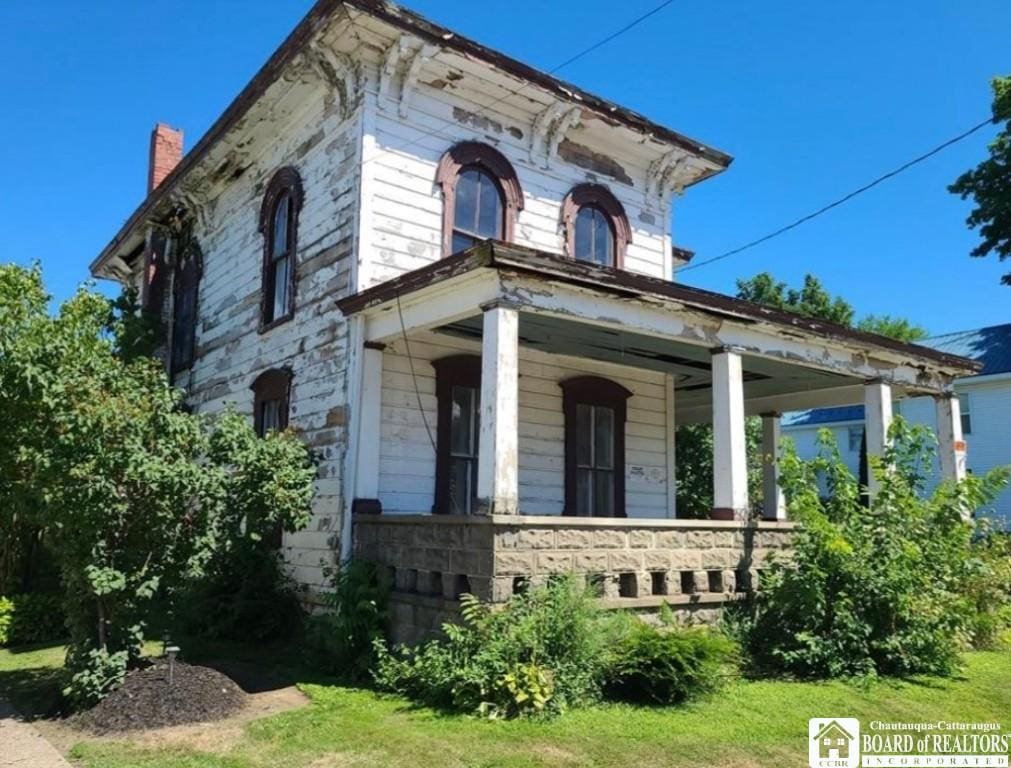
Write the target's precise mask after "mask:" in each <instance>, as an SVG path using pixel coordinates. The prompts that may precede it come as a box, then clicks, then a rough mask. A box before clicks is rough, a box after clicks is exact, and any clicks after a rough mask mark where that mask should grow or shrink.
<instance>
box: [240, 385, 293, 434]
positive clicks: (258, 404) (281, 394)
mask: <svg viewBox="0 0 1011 768" xmlns="http://www.w3.org/2000/svg"><path fill="white" fill-rule="evenodd" d="M249 388H250V389H252V390H253V427H254V428H255V429H256V434H258V435H259V436H260V437H263V436H264V435H266V434H267V433H268V432H270V431H277V432H280V431H281V430H283V429H285V428H286V427H287V426H288V400H289V396H290V393H291V371H290V370H289V369H287V368H271V369H270V370H267V371H264V372H263V373H261V374H260V375H259V376H257V377H256V380H255V381H253V383H252V385H250V387H249Z"/></svg>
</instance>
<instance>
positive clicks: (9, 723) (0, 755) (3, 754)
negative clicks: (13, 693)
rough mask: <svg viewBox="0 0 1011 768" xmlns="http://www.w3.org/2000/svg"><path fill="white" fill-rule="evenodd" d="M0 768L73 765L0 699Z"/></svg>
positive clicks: (60, 767) (59, 767) (64, 766)
mask: <svg viewBox="0 0 1011 768" xmlns="http://www.w3.org/2000/svg"><path fill="white" fill-rule="evenodd" d="M0 768H70V763H68V762H67V761H66V760H64V759H63V756H62V755H61V754H60V753H59V752H57V751H56V748H55V747H53V745H52V744H50V743H49V742H48V741H46V740H45V739H44V738H42V734H40V733H39V732H38V731H37V730H35V727H34V726H33V725H32V724H31V723H29V722H27V721H25V720H24V718H22V717H21V715H20V714H18V712H17V710H15V709H14V707H12V706H11V705H10V703H9V702H7V701H5V700H3V699H0Z"/></svg>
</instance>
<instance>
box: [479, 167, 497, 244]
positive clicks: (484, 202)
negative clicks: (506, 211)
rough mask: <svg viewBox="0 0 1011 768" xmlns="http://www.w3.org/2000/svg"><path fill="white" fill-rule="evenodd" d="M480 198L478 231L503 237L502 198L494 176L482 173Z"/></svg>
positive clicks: (484, 234)
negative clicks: (493, 179) (493, 178)
mask: <svg viewBox="0 0 1011 768" xmlns="http://www.w3.org/2000/svg"><path fill="white" fill-rule="evenodd" d="M480 176H481V186H480V195H479V198H478V201H479V203H480V204H479V206H478V222H477V233H478V234H479V235H481V237H494V238H498V239H501V238H502V199H501V198H500V197H499V193H498V187H497V186H496V185H495V182H494V181H492V178H491V177H490V176H489V175H488V174H486V173H482V174H480Z"/></svg>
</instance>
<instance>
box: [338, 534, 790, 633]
mask: <svg viewBox="0 0 1011 768" xmlns="http://www.w3.org/2000/svg"><path fill="white" fill-rule="evenodd" d="M354 523H355V528H354V536H355V555H356V557H358V558H361V559H365V560H371V561H373V562H376V563H378V564H380V565H382V566H385V567H386V568H388V569H389V572H390V576H391V578H392V582H393V585H394V592H393V600H392V608H391V633H392V636H393V639H394V641H395V642H407V643H411V642H417V641H419V640H421V639H424V638H425V637H429V636H431V635H433V634H435V633H437V632H438V629H439V627H440V626H441V625H442V623H443V622H445V621H449V620H452V619H454V618H455V617H456V615H457V614H458V607H459V603H458V600H459V597H460V595H461V594H463V593H467V592H469V593H471V594H474V595H476V596H477V597H479V598H481V599H482V600H490V601H492V602H505V601H506V600H508V599H509V598H510V597H512V595H514V594H515V593H517V592H519V591H522V590H524V589H527V588H529V587H531V586H538V585H541V584H543V583H545V582H546V581H547V580H548V579H549V578H550V577H551V576H552V575H555V574H562V573H574V574H576V575H577V576H579V577H580V578H582V579H584V580H585V582H586V583H587V585H588V586H590V587H591V588H592V589H594V590H595V591H596V592H597V593H598V594H599V595H600V599H601V604H602V605H603V606H604V607H606V608H623V609H628V610H634V611H636V612H637V613H640V614H643V615H644V616H647V617H648V616H649V615H651V614H654V613H655V611H656V610H657V609H658V608H659V606H660V605H661V604H663V603H666V604H668V605H670V606H671V607H672V608H673V609H674V610H675V615H676V616H678V617H679V618H680V619H682V620H684V621H689V622H700V621H702V622H710V621H713V620H715V619H716V618H718V616H719V613H720V609H721V608H722V606H723V605H724V603H726V602H728V601H732V600H735V599H738V598H740V597H742V596H744V595H746V594H748V593H749V592H751V591H754V590H757V589H759V588H760V584H761V573H762V570H763V569H764V568H766V567H767V566H768V564H769V561H770V559H771V558H772V557H774V556H778V557H781V558H788V557H789V554H790V553H789V546H790V539H791V533H792V531H793V528H794V524H793V523H787V522H764V521H762V522H749V523H743V524H742V523H739V522H735V521H721V520H642V519H629V518H625V519H611V518H607V519H605V518H572V517H531V516H522V515H519V516H505V515H493V516H490V517H488V516H471V517H459V516H451V515H411V516H393V515H388V516H383V515H371V514H369V515H365V514H363V515H357V516H356V517H355V521H354Z"/></svg>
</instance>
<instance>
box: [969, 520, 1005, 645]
mask: <svg viewBox="0 0 1011 768" xmlns="http://www.w3.org/2000/svg"><path fill="white" fill-rule="evenodd" d="M980 527H981V530H980V531H979V532H978V534H977V536H976V538H975V539H974V540H973V542H972V544H973V552H974V553H975V554H976V557H975V558H974V559H973V560H971V561H970V562H969V567H970V569H971V573H970V576H969V578H968V579H967V580H966V585H965V593H966V595H967V596H968V598H969V600H970V601H971V605H972V617H971V619H970V624H969V629H968V631H969V642H970V643H971V644H972V646H973V647H974V648H977V649H979V650H991V649H996V648H1001V647H1006V646H1008V645H1011V533H1008V532H1006V531H995V530H992V529H991V528H989V527H987V526H986V525H985V523H984V522H981V526H980Z"/></svg>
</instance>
